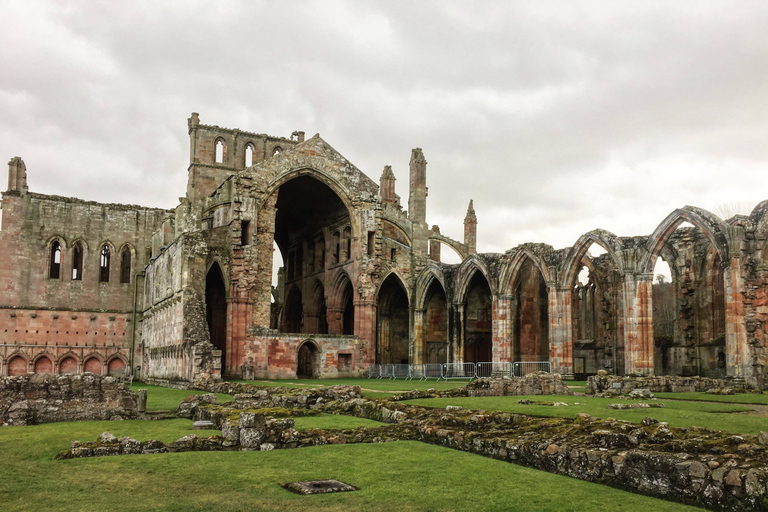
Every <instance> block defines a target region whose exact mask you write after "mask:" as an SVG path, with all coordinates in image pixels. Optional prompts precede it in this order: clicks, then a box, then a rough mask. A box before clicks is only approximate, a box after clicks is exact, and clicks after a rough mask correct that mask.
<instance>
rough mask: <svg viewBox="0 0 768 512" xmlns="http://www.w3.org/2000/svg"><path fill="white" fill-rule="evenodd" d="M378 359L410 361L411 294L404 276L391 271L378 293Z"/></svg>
mask: <svg viewBox="0 0 768 512" xmlns="http://www.w3.org/2000/svg"><path fill="white" fill-rule="evenodd" d="M376 304H377V307H376V327H377V329H376V332H377V335H376V359H377V361H378V362H379V363H383V364H407V363H409V362H410V336H411V329H410V298H409V296H408V291H407V288H406V287H405V285H404V284H403V280H402V279H401V278H400V276H398V274H397V273H396V272H390V273H389V275H387V277H386V278H385V279H383V280H382V282H381V285H380V286H379V290H378V292H377V294H376Z"/></svg>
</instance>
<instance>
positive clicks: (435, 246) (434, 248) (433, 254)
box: [429, 226, 442, 263]
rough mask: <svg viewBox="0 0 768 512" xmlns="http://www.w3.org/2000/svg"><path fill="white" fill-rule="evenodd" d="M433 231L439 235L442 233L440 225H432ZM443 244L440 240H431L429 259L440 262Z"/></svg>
mask: <svg viewBox="0 0 768 512" xmlns="http://www.w3.org/2000/svg"><path fill="white" fill-rule="evenodd" d="M432 233H433V234H436V235H439V234H440V227H439V226H432ZM441 245H442V244H441V243H440V240H434V239H430V240H429V259H431V260H432V261H437V262H438V263H439V262H440V246H441Z"/></svg>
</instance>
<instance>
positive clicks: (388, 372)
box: [379, 364, 394, 379]
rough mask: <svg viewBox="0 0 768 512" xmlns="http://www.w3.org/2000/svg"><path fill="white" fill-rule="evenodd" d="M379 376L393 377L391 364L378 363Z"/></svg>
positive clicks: (381, 377)
mask: <svg viewBox="0 0 768 512" xmlns="http://www.w3.org/2000/svg"><path fill="white" fill-rule="evenodd" d="M379 378H380V379H393V378H394V377H393V374H392V365H391V364H380V365H379Z"/></svg>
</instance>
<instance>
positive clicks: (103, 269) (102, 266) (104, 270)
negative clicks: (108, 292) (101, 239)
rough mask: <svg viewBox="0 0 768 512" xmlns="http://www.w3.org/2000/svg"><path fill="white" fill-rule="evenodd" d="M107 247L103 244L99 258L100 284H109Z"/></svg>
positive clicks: (108, 254)
mask: <svg viewBox="0 0 768 512" xmlns="http://www.w3.org/2000/svg"><path fill="white" fill-rule="evenodd" d="M109 257H110V251H109V246H108V245H107V244H104V246H103V247H102V248H101V256H100V257H99V281H100V282H102V283H108V282H109Z"/></svg>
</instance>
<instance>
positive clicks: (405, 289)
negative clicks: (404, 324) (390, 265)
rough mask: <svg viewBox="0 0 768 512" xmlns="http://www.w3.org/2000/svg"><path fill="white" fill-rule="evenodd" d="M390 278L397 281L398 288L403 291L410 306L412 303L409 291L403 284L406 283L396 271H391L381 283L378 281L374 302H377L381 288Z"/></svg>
mask: <svg viewBox="0 0 768 512" xmlns="http://www.w3.org/2000/svg"><path fill="white" fill-rule="evenodd" d="M390 277H392V278H393V279H397V281H398V282H399V283H400V286H401V287H402V289H403V291H404V292H405V296H406V298H407V299H408V304H409V305H410V304H411V303H412V300H411V294H410V291H411V290H410V289H409V288H408V287H407V286H406V285H405V282H406V281H405V279H403V276H402V275H401V274H400V272H399V271H398V270H396V269H395V270H391V271H390V272H389V273H388V274H387V275H386V276H384V278H383V279H382V280H381V281H379V287H378V289H377V290H376V301H377V302H378V299H379V295H380V294H381V288H382V287H383V286H384V283H385V282H386V281H387V279H389V278H390Z"/></svg>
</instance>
